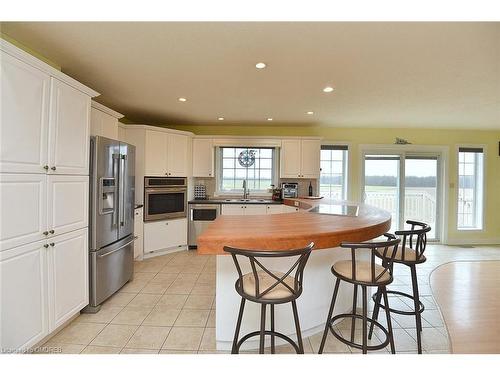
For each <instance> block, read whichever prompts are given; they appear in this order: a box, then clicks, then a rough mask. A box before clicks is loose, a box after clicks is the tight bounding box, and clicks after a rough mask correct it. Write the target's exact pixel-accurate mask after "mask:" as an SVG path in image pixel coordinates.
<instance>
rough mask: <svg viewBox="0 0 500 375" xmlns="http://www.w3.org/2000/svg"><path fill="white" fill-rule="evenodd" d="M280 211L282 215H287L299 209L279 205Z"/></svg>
mask: <svg viewBox="0 0 500 375" xmlns="http://www.w3.org/2000/svg"><path fill="white" fill-rule="evenodd" d="M281 206H282V207H281V209H282V210H283V213H284V214H286V213H289V212H298V211H299V208H298V207H293V206H288V205H286V204H283V205H281Z"/></svg>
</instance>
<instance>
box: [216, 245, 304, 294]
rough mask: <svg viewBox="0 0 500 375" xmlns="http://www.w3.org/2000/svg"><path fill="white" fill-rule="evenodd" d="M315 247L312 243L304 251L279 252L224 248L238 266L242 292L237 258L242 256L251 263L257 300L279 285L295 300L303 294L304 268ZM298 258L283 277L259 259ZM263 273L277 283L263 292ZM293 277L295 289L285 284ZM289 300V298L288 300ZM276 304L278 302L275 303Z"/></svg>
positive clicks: (241, 274)
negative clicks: (261, 282) (261, 273)
mask: <svg viewBox="0 0 500 375" xmlns="http://www.w3.org/2000/svg"><path fill="white" fill-rule="evenodd" d="M313 247H314V243H313V242H311V243H310V244H309V245H307V246H306V247H305V248H302V249H293V250H277V251H274V250H273V251H262V250H247V249H237V248H233V247H229V246H224V251H226V252H228V253H230V254H231V256H232V258H233V261H234V265H235V266H236V270H237V271H238V276H239V278H238V281H239V282H237V284H236V285H237V287H238V288H240V291H241V292H242V289H243V276H244V275H243V272H242V270H241V265H240V261H239V260H238V257H237V256H242V257H243V258H245V259H246V260H247V261H248V262H249V263H250V267H251V269H252V274H253V276H254V279H255V299H257V300H258V299H261V298H262V297H264V296H265V295H266V294H267V293H268V292H270V291H271V290H272V289H274V288H275V287H276V286H278V285H280V284H281V285H282V286H284V287H285V288H287V289H288V290H289V291H290V292H291V293H292V294H293V296H294V298H297V297H298V296H300V294H301V293H302V281H303V277H304V268H305V266H306V263H307V260H308V259H309V255H310V254H311V250H312V249H313ZM293 257H296V258H297V259H296V261H295V262H294V263H293V264H292V266H291V267H290V268H289V269H288V271H287V272H285V273H284V274H283V275H281V272H280V274H279V275H277V274H276V273H275V272H276V271H271V270H269V269H268V268H267V267H266V266H265V265H264V264H263V263H262V262H261V261H260V260H259V259H260V258H293ZM260 271H263V272H265V273H266V274H267V275H269V276H270V277H271V278H273V279H275V280H276V282H274V283H273V284H272V285H271V286H269V287H267V288H265V289H264V290H262V288H260V286H259V275H258V272H260ZM288 276H291V277H293V278H294V280H295V281H294V285H293V287H292V286H290V285H288V284H287V283H286V282H285V279H286V278H287V277H288ZM287 299H288V298H287ZM275 302H276V301H275Z"/></svg>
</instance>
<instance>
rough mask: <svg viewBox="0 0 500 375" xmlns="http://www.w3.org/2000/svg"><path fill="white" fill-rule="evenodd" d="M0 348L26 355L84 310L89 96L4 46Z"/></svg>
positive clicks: (83, 89)
mask: <svg viewBox="0 0 500 375" xmlns="http://www.w3.org/2000/svg"><path fill="white" fill-rule="evenodd" d="M0 43H1V44H0V47H1V51H0V69H1V73H0V80H1V88H0V90H1V91H0V92H1V115H0V119H1V127H0V206H1V216H0V347H1V350H2V351H4V352H6V351H7V352H8V351H20V350H25V349H28V348H30V347H32V346H34V345H36V344H37V343H39V342H40V341H41V340H43V339H44V338H45V337H47V336H48V335H50V334H51V333H52V332H53V331H54V330H56V329H57V328H58V327H60V326H61V325H62V324H64V323H65V322H67V321H68V320H69V319H70V318H71V317H73V316H74V315H75V314H77V313H78V312H79V311H80V310H81V309H82V308H83V307H85V306H86V305H87V304H88V298H89V296H88V207H89V206H88V190H89V139H90V138H89V131H90V128H89V127H90V125H89V124H90V103H91V98H92V97H94V96H97V95H98V93H97V92H95V91H93V90H91V89H89V88H88V87H86V86H84V85H82V84H81V83H79V82H77V81H75V80H74V79H72V78H70V77H68V76H66V75H65V74H63V73H61V72H60V71H58V70H56V69H54V68H52V67H51V66H49V65H47V64H45V63H43V62H41V61H40V60H38V59H36V58H34V57H33V56H31V55H29V54H27V53H26V52H24V51H22V50H20V49H19V48H17V47H15V46H13V45H12V44H10V43H8V42H6V41H4V40H1V39H0Z"/></svg>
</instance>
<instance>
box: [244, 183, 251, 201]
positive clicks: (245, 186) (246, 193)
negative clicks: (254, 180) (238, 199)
mask: <svg viewBox="0 0 500 375" xmlns="http://www.w3.org/2000/svg"><path fill="white" fill-rule="evenodd" d="M249 194H250V189H247V180H243V199H248V195H249Z"/></svg>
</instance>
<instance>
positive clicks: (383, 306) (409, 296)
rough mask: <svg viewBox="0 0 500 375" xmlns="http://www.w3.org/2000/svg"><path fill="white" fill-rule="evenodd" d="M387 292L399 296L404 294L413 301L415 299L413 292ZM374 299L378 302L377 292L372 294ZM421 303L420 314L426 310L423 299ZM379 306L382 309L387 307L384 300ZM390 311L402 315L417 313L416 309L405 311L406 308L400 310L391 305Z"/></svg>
mask: <svg viewBox="0 0 500 375" xmlns="http://www.w3.org/2000/svg"><path fill="white" fill-rule="evenodd" d="M387 294H395V295H398V296H402V297H405V298H409V299H411V300H412V301H413V300H414V298H413V296H412V295H411V294H408V293H403V292H400V291H397V290H388V291H387ZM372 300H373V301H374V302H377V293H374V294H373V295H372ZM418 303H419V306H420V308H419V311H418V312H419V314H422V312H423V311H424V309H425V306H424V304H423V303H422V302H421V301H418ZM379 307H380V308H381V309H384V310H385V309H386V307H385V305H384V304H382V301H380V303H379ZM389 311H390V312H392V313H395V314H400V315H416V312H415V311H413V310H412V311H405V310H398V309H394V308H392V307H389Z"/></svg>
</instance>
